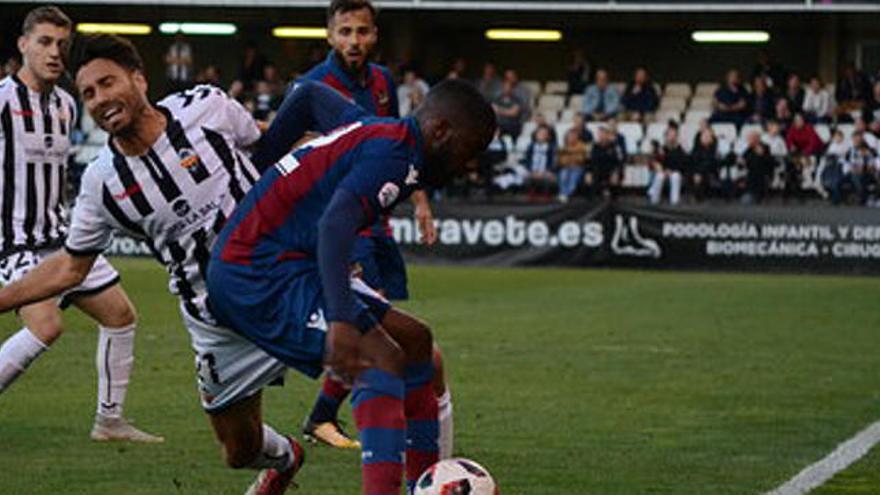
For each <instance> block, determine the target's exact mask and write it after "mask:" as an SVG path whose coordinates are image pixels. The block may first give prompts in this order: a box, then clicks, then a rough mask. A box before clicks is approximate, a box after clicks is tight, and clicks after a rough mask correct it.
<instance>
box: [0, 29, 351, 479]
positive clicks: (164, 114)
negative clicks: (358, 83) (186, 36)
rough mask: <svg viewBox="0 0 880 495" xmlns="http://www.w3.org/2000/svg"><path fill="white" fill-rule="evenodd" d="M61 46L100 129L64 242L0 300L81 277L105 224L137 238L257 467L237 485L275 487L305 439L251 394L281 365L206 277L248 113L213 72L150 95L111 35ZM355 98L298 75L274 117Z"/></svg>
mask: <svg viewBox="0 0 880 495" xmlns="http://www.w3.org/2000/svg"><path fill="white" fill-rule="evenodd" d="M71 59H72V66H73V73H74V76H75V79H76V86H77V89H78V90H79V92H80V95H81V96H82V99H83V103H84V105H85V107H86V109H87V110H88V112H89V113H90V114H91V115H92V117H93V118H94V119H95V122H96V123H97V124H98V125H99V126H100V127H101V128H102V129H104V130H105V131H107V132H108V133H109V134H110V139H109V141H108V143H107V145H106V146H105V147H104V148H103V149H102V150H101V152H100V153H99V155H98V157H97V158H96V159H95V161H93V162H92V163H91V164H90V165H89V167H88V168H87V169H86V172H85V174H84V176H83V179H82V187H81V189H80V194H79V196H78V198H77V201H76V204H75V207H74V209H73V215H72V221H71V225H70V229H69V233H68V235H67V240H66V243H65V249H61V250H59V251H58V252H56V253H55V254H53V255H52V256H48V257H46V258H44V259H43V260H42V261H41V262H40V264H39V265H38V266H37V267H35V268H34V269H33V270H31V271H30V272H29V273H28V274H27V275H25V276H24V277H22V278H21V279H20V280H18V281H16V282H14V283H12V284H10V285H8V286H5V287H4V288H2V289H0V311H9V310H10V309H14V308H20V307H23V306H27V305H28V304H32V303H34V302H36V301H41V300H44V299H47V298H50V297H54V296H57V295H59V294H61V293H63V292H64V291H66V290H69V289H71V288H73V287H76V286H77V285H78V284H81V283H82V282H83V280H85V279H86V277H87V276H88V275H89V273H90V271H91V270H93V267H94V266H97V263H99V260H100V259H101V258H100V256H99V253H101V252H102V251H103V250H105V249H106V248H107V247H108V246H109V245H110V241H111V237H112V234H113V233H114V232H120V233H122V234H125V235H130V236H137V237H139V238H141V239H144V240H145V241H146V242H147V243H148V244H149V245H150V247H151V248H152V250H153V252H154V254H155V257H156V259H157V260H158V261H159V262H160V263H161V264H162V265H164V267H165V269H166V271H167V272H168V273H169V278H170V283H169V289H170V290H171V291H172V292H173V293H174V294H175V295H177V296H178V298H179V300H180V310H181V316H182V319H183V323H184V326H185V327H186V329H187V330H188V331H189V333H190V337H191V340H192V347H193V349H194V350H195V352H196V363H197V366H198V372H197V378H198V385H199V390H200V393H201V399H202V407H203V409H204V410H205V412H206V413H207V414H208V415H209V418H210V421H211V425H212V426H213V428H214V432H215V434H216V436H217V438H218V440H219V441H220V443H221V444H222V449H223V455H224V459H225V461H226V463H227V464H228V465H229V466H230V467H232V468H248V469H258V470H261V471H260V474H259V475H258V476H257V478H256V480H255V481H254V483H253V484H252V485H251V487H250V488H249V489H248V492H247V493H248V494H252V495H273V494H280V493H283V492H284V490H285V489H286V488H287V486H288V485H289V484H290V483H291V480H292V478H293V476H294V474H295V473H296V471H297V470H298V469H299V468H300V466H301V465H302V462H303V450H302V448H301V447H300V446H299V444H298V443H297V442H296V441H295V440H293V439H292V438H289V437H285V436H283V435H281V434H279V433H277V432H276V431H275V430H274V429H273V428H272V427H270V426H269V425H266V424H264V423H263V422H262V420H261V407H260V399H261V390H262V388H263V387H264V386H266V385H268V384H270V383H272V382H275V381H277V380H278V379H279V378H280V377H281V376H283V374H284V371H285V369H286V368H285V366H284V364H282V363H281V362H279V361H278V360H276V359H275V358H273V357H271V356H269V355H268V354H266V353H265V352H263V351H262V350H260V349H259V348H258V347H256V346H255V345H254V344H253V343H251V342H250V341H249V340H247V339H245V338H243V337H242V336H241V335H239V334H237V333H235V332H233V331H232V330H229V329H227V328H224V327H222V326H219V325H218V324H217V322H216V319H215V317H214V316H213V314H212V312H211V308H209V305H208V301H207V299H208V297H207V296H208V295H207V289H206V285H205V275H206V271H207V269H208V261H209V259H210V252H211V248H212V247H213V245H214V242H215V240H216V238H217V234H218V233H219V232H220V229H221V228H222V226H223V224H224V222H225V221H226V219H227V218H229V216H230V215H232V211H233V210H234V209H235V207H236V205H237V204H238V203H239V201H240V200H242V199H243V198H244V197H245V194H246V193H247V191H248V190H249V189H250V188H251V186H252V185H253V183H254V182H255V181H256V178H257V177H259V174H260V170H258V169H256V168H255V167H254V166H253V165H252V164H251V162H250V160H249V159H248V157H247V155H246V153H244V151H243V150H244V149H245V148H246V147H250V146H252V145H254V144H255V143H257V140H258V138H259V137H260V134H259V131H258V129H257V125H256V123H255V122H254V120H253V118H252V117H251V116H250V115H249V114H248V113H247V111H246V110H245V109H244V108H243V107H242V106H241V105H239V104H238V103H237V102H235V101H234V100H232V99H230V98H228V97H227V96H226V95H225V94H224V93H223V92H222V91H221V90H219V89H217V88H214V87H211V86H197V87H195V88H194V89H192V90H190V91H187V92H182V93H175V94H173V95H170V96H168V97H167V98H165V99H163V100H161V101H160V102H159V103H158V104H156V105H153V104H151V103H150V102H149V100H148V99H147V80H146V78H145V76H144V72H143V70H144V68H143V61H142V60H141V58H140V55H139V54H138V53H137V51H136V50H135V48H134V46H132V44H131V43H130V42H129V41H128V40H125V39H123V38H119V37H117V36H110V35H97V36H84V37H80V38H79V39H78V41H77V44H76V47H75V49H74V50H73V55H72V57H71ZM361 112H362V110H360V109H359V108H358V107H357V106H356V105H352V104H350V103H348V102H346V101H345V99H344V98H342V97H341V96H340V95H339V94H338V93H337V92H335V91H333V90H332V89H330V88H327V87H326V86H323V85H319V84H316V83H305V84H301V85H300V86H299V87H297V88H296V89H294V90H292V92H291V93H290V94H289V95H288V99H287V101H285V105H284V107H283V108H282V109H281V111H280V112H279V115H278V116H277V117H276V118H277V119H280V120H285V121H288V120H289V121H290V122H293V123H300V124H301V125H298V124H297V125H295V124H291V125H289V126H288V127H287V130H288V131H289V132H291V134H292V139H298V138H299V137H301V136H302V135H304V134H305V131H306V130H311V129H317V130H319V131H325V132H326V131H327V130H329V129H333V128H336V127H338V126H339V125H340V124H341V123H343V122H347V121H350V120H351V118H352V117H350V115H354V116H356V115H360V114H361Z"/></svg>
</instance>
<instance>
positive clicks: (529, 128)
mask: <svg viewBox="0 0 880 495" xmlns="http://www.w3.org/2000/svg"><path fill="white" fill-rule="evenodd" d="M537 127H538V124H536V123H535V122H534V121H533V120H530V121H528V122H526V123H525V124H523V127H522V132H521V133H520V134H519V137H523V136H527V137H528V138H529V139H530V140H531V139H532V133H533V132H535V128H537Z"/></svg>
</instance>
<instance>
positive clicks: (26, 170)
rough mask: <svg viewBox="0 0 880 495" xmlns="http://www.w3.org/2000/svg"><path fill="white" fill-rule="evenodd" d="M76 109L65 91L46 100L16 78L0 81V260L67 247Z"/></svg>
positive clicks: (49, 96) (58, 92)
mask: <svg viewBox="0 0 880 495" xmlns="http://www.w3.org/2000/svg"><path fill="white" fill-rule="evenodd" d="M75 109H76V105H75V104H74V100H73V97H72V96H70V94H69V93H67V92H66V91H64V90H63V89H61V88H58V87H55V88H53V89H52V91H51V92H48V93H45V94H42V93H37V92H35V91H31V90H30V89H29V88H28V87H27V86H26V85H25V84H24V83H23V82H22V81H21V80H20V79H18V78H17V77H15V76H14V75H13V76H9V77H7V78H5V79H3V80H2V81H0V258H2V257H5V256H6V255H8V254H10V253H12V252H15V251H20V250H22V249H42V248H46V247H52V246H57V245H60V243H61V242H62V241H63V239H64V235H65V233H66V220H67V210H66V206H65V203H64V190H65V176H66V172H67V159H68V157H69V155H70V132H71V130H72V128H73V123H74V122H75V120H76V113H75V112H76V110H75Z"/></svg>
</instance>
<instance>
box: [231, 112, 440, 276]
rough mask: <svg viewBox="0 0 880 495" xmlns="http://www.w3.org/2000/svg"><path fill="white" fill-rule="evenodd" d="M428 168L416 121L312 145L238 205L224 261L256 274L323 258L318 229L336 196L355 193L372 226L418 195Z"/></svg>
mask: <svg viewBox="0 0 880 495" xmlns="http://www.w3.org/2000/svg"><path fill="white" fill-rule="evenodd" d="M422 166H423V156H422V137H421V133H420V130H419V126H418V123H417V122H416V120H415V119H414V118H406V119H402V120H399V119H387V118H385V119H383V118H375V117H371V118H367V119H363V120H359V121H356V122H354V123H352V124H349V125H346V126H344V127H342V128H340V129H337V130H336V131H334V132H332V133H330V134H328V135H326V136H322V137H320V138H317V139H314V140H312V141H310V142H308V143H306V144H305V145H303V146H301V147H300V148H297V149H296V150H294V151H293V152H291V153H290V154H288V155H287V156H285V157H284V158H282V159H281V160H280V161H279V162H278V163H277V164H276V165H275V166H274V167H272V168H270V169H269V170H267V171H266V173H265V174H263V176H262V177H261V178H260V180H259V181H258V182H257V183H256V184H255V185H254V187H253V188H252V189H251V190H250V192H249V193H248V194H247V196H246V197H245V199H244V200H243V201H242V202H241V203H240V204H239V206H238V208H237V209H236V210H235V213H234V214H233V216H232V218H230V219H229V221H228V223H227V225H226V227H224V229H223V232H222V233H221V235H220V239H219V240H218V244H219V246H220V250H221V251H220V259H221V260H223V261H225V262H227V263H233V264H238V265H248V266H254V267H259V266H262V267H266V266H270V265H272V264H274V263H275V262H277V261H279V260H284V259H299V258H310V259H317V258H318V252H317V250H318V242H317V240H318V222H319V220H320V219H321V216H322V215H323V213H324V211H325V210H326V208H327V205H328V204H329V203H330V200H331V198H332V197H333V194H334V193H335V192H336V190H337V189H339V188H342V189H345V190H347V191H349V192H351V193H352V194H354V195H355V197H357V198H358V200H359V201H360V203H361V205H362V207H363V208H364V210H365V212H366V215H365V216H366V218H367V219H368V221H370V222H372V221H374V220H375V219H376V218H377V217H378V216H379V215H382V214H385V213H387V212H389V211H390V210H391V209H392V208H393V207H394V206H395V205H396V204H397V203H398V202H399V201H401V200H402V199H404V198H407V197H409V196H410V195H411V194H412V192H413V191H414V190H415V189H416V188H418V186H419V173H420V171H421V170H422ZM364 227H366V225H364ZM215 253H216V250H215Z"/></svg>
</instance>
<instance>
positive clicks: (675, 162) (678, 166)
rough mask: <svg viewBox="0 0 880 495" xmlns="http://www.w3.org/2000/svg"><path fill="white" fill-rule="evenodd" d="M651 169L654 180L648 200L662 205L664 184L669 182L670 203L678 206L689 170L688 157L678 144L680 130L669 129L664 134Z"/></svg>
mask: <svg viewBox="0 0 880 495" xmlns="http://www.w3.org/2000/svg"><path fill="white" fill-rule="evenodd" d="M651 168H652V169H653V170H654V179H653V180H652V181H651V186H650V187H649V188H648V199H650V201H651V203H652V204H658V203H660V196H661V195H662V194H663V183H664V182H666V180H669V203H670V204H672V205H677V204H678V203H679V201H680V200H681V180H682V177H683V175H684V173H685V172H687V169H688V156H687V153H685V152H684V150H683V149H682V147H681V143H679V142H678V129H676V128H674V127H669V128H667V129H666V132H665V133H664V139H663V146H661V147H660V153H659V154H658V155H657V156H654V157H653V160H652V161H651Z"/></svg>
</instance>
